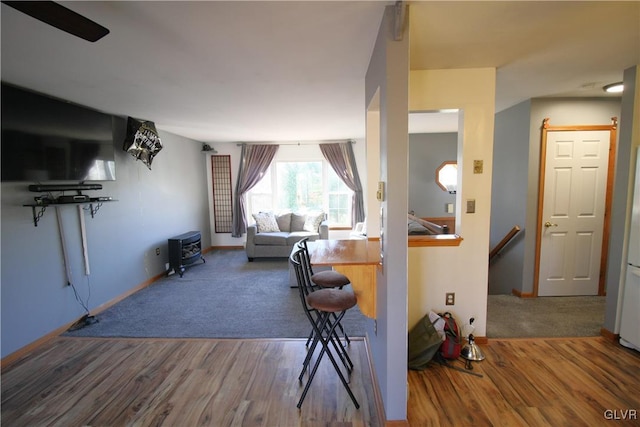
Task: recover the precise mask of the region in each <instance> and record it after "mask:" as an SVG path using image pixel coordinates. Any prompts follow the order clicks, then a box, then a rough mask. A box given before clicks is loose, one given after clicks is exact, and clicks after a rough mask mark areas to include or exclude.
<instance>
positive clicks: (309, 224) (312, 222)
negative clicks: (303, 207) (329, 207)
mask: <svg viewBox="0 0 640 427" xmlns="http://www.w3.org/2000/svg"><path fill="white" fill-rule="evenodd" d="M323 220H324V212H320V213H310V214H308V215H307V219H306V220H305V222H304V226H303V230H304V231H311V232H312V233H317V232H318V229H319V228H320V223H321V222H322V221H323Z"/></svg>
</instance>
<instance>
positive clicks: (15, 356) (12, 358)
mask: <svg viewBox="0 0 640 427" xmlns="http://www.w3.org/2000/svg"><path fill="white" fill-rule="evenodd" d="M166 274H167V273H166V272H162V273H160V274H157V275H155V276H153V277H151V278H149V279H147V280H145V281H144V282H142V283H140V284H139V285H138V286H136V287H134V288H131V289H129V290H128V291H127V292H125V293H124V294H122V295H119V296H117V297H115V298H114V299H112V300H110V301H107V302H105V303H104V304H101V305H99V306H98V307H96V308H94V309H93V310H91V315H92V316H95V315H96V314H99V313H101V312H103V311H105V310H106V309H108V308H109V307H111V306H113V305H115V304H117V303H119V302H120V301H122V300H123V299H125V298H127V297H128V296H130V295H133V294H135V293H136V292H138V291H140V290H142V289H144V288H146V287H147V286H149V285H151V284H152V283H153V282H155V281H156V280H158V279H160V278H162V277H164V276H165V275H166ZM84 317H85V315H82V316H80V317H78V318H77V319H76V320H73V321H71V322H69V323H67V324H66V325H63V326H61V327H59V328H57V329H55V330H53V331H52V332H49V333H48V334H46V335H45V336H43V337H41V338H38V339H37V340H35V341H33V342H31V343H29V344H27V345H26V346H24V347H22V348H20V349H18V350H16V351H14V352H13V353H11V354H8V355H7V356H5V357H3V358H2V360H0V369H5V368H6V367H8V366H10V365H11V364H13V363H15V362H16V361H17V360H20V359H22V358H23V357H25V356H28V355H29V354H30V353H31V352H32V351H33V350H35V349H36V348H38V347H40V346H41V345H43V344H45V343H46V342H48V341H49V340H51V339H53V338H55V337H57V336H60V335H62V334H63V333H65V332H66V331H67V330H68V329H69V328H70V327H72V326H73V325H75V324H76V323H78V322H80V321H82V319H83V318H84Z"/></svg>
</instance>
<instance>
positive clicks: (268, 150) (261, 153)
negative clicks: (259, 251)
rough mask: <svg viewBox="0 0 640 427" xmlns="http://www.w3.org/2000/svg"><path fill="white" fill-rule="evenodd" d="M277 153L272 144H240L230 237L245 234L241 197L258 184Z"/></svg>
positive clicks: (245, 225)
mask: <svg viewBox="0 0 640 427" xmlns="http://www.w3.org/2000/svg"><path fill="white" fill-rule="evenodd" d="M277 151H278V146H277V145H273V144H271V145H247V144H242V153H241V155H240V167H239V169H238V181H237V184H236V191H235V198H234V200H233V221H232V232H231V236H232V237H242V234H244V233H246V232H247V223H246V221H245V217H246V216H245V206H244V197H243V196H244V194H245V193H246V192H247V191H249V190H251V189H252V188H253V187H254V186H255V185H256V184H257V183H258V182H260V180H261V179H262V176H263V174H264V173H265V171H266V170H267V169H268V168H269V165H270V164H271V161H272V160H273V157H274V156H275V155H276V152H277Z"/></svg>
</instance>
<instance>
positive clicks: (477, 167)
mask: <svg viewBox="0 0 640 427" xmlns="http://www.w3.org/2000/svg"><path fill="white" fill-rule="evenodd" d="M483 168H484V162H483V161H482V160H474V161H473V173H482V171H483Z"/></svg>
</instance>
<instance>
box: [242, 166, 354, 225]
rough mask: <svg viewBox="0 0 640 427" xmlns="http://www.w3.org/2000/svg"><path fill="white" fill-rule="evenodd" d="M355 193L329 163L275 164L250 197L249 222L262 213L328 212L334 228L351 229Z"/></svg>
mask: <svg viewBox="0 0 640 427" xmlns="http://www.w3.org/2000/svg"><path fill="white" fill-rule="evenodd" d="M352 194H353V191H351V190H350V189H349V188H348V187H347V186H346V185H345V183H344V182H342V180H341V179H340V178H339V177H338V176H337V175H336V173H335V172H334V171H333V169H332V168H331V166H330V165H329V163H328V162H326V161H325V160H317V161H274V162H273V164H272V165H271V167H270V168H269V171H267V172H266V173H265V175H264V177H263V178H262V180H261V181H260V182H259V183H258V184H256V186H255V187H253V188H252V189H251V190H250V191H249V193H248V195H247V208H248V213H247V214H248V216H249V223H251V222H253V221H252V220H251V218H250V217H251V214H253V213H257V212H260V211H273V212H276V213H277V212H286V211H292V212H313V211H316V212H317V211H324V212H326V213H327V215H328V219H329V224H330V225H331V226H332V227H351V197H352Z"/></svg>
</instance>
